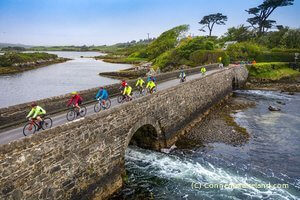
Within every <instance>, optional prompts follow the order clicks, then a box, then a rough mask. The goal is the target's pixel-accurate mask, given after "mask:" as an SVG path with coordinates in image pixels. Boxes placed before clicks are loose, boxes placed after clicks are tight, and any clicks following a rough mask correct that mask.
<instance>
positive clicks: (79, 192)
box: [0, 67, 248, 199]
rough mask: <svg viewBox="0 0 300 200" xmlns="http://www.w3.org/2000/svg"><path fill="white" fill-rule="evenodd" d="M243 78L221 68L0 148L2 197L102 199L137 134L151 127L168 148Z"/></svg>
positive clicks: (116, 182)
mask: <svg viewBox="0 0 300 200" xmlns="http://www.w3.org/2000/svg"><path fill="white" fill-rule="evenodd" d="M247 75H248V73H247V70H246V69H245V68H243V67H235V68H229V69H224V70H221V71H218V72H215V73H213V74H210V75H208V76H205V77H202V78H200V79H195V80H192V81H188V82H186V83H184V84H180V85H179V86H176V87H172V88H169V89H166V90H163V91H159V92H157V93H154V94H153V95H148V96H145V97H142V98H139V99H136V100H134V101H132V102H129V103H126V104H122V105H119V106H116V107H113V108H111V109H109V110H106V111H103V112H100V113H95V114H93V115H91V116H88V117H85V118H82V119H80V120H76V121H73V122H70V123H67V124H64V125H61V126H58V127H55V128H52V129H50V130H47V131H43V132H41V133H40V134H36V135H33V136H31V137H28V138H25V139H22V140H19V141H14V142H12V143H10V144H6V145H2V146H0V188H1V190H0V199H38V198H40V199H82V198H83V199H89V198H91V197H95V196H97V197H98V198H99V199H105V198H106V197H108V196H109V195H111V194H112V193H113V192H114V191H116V190H117V189H118V188H120V187H121V185H122V175H123V174H124V173H125V172H124V171H125V170H124V157H125V150H126V148H127V146H128V144H129V142H130V141H131V138H132V137H133V135H134V134H135V133H136V132H137V130H139V129H140V128H141V127H144V126H145V125H146V126H148V127H149V126H150V127H152V130H154V131H155V133H153V136H155V137H152V140H153V143H155V145H153V149H159V148H162V147H166V146H170V145H171V144H172V143H173V142H174V141H175V140H176V137H177V135H176V132H177V131H178V130H179V129H180V128H182V127H183V126H184V125H185V123H187V122H188V121H189V120H190V119H192V118H193V116H195V115H198V114H201V113H203V112H204V111H205V110H206V109H207V108H208V107H209V106H210V105H212V104H213V103H214V102H217V101H218V100H220V99H221V98H222V97H224V96H226V95H227V94H228V93H230V92H231V90H232V82H233V81H232V80H233V79H234V78H236V79H239V81H240V82H243V81H245V80H246V78H247ZM149 134H150V133H149ZM151 134H152V133H151Z"/></svg>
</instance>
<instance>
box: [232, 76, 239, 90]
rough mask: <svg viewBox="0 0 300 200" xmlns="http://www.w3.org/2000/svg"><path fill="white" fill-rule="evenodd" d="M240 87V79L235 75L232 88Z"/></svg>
mask: <svg viewBox="0 0 300 200" xmlns="http://www.w3.org/2000/svg"><path fill="white" fill-rule="evenodd" d="M238 88H239V80H238V79H237V78H236V77H233V79H232V89H233V90H236V89H238Z"/></svg>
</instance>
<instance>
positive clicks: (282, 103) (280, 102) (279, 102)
mask: <svg viewBox="0 0 300 200" xmlns="http://www.w3.org/2000/svg"><path fill="white" fill-rule="evenodd" d="M276 103H278V104H281V105H285V103H284V102H282V101H276Z"/></svg>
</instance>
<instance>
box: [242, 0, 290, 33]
mask: <svg viewBox="0 0 300 200" xmlns="http://www.w3.org/2000/svg"><path fill="white" fill-rule="evenodd" d="M293 2H294V0H264V2H263V3H262V4H261V5H259V6H257V7H254V8H250V9H249V10H246V12H248V14H250V15H254V17H251V18H248V19H247V22H249V23H250V24H251V26H252V27H253V28H254V29H255V30H257V33H258V35H259V36H261V35H262V34H263V33H265V32H266V31H267V30H268V29H270V28H272V26H274V24H276V21H275V20H269V17H270V15H271V14H272V13H273V12H274V10H275V9H276V8H279V7H284V6H290V5H293Z"/></svg>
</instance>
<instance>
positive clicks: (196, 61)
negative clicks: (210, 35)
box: [189, 50, 230, 66]
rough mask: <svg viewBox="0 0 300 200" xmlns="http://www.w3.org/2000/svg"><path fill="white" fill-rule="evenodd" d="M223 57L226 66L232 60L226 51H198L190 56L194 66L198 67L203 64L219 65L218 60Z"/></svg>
mask: <svg viewBox="0 0 300 200" xmlns="http://www.w3.org/2000/svg"><path fill="white" fill-rule="evenodd" d="M219 57H222V62H223V64H224V66H227V65H228V64H229V63H230V58H229V56H228V55H227V53H226V52H225V51H221V50H198V51H195V52H193V53H191V55H190V59H189V60H190V61H191V62H192V65H194V66H198V65H202V64H209V63H217V62H218V58H219Z"/></svg>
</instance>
